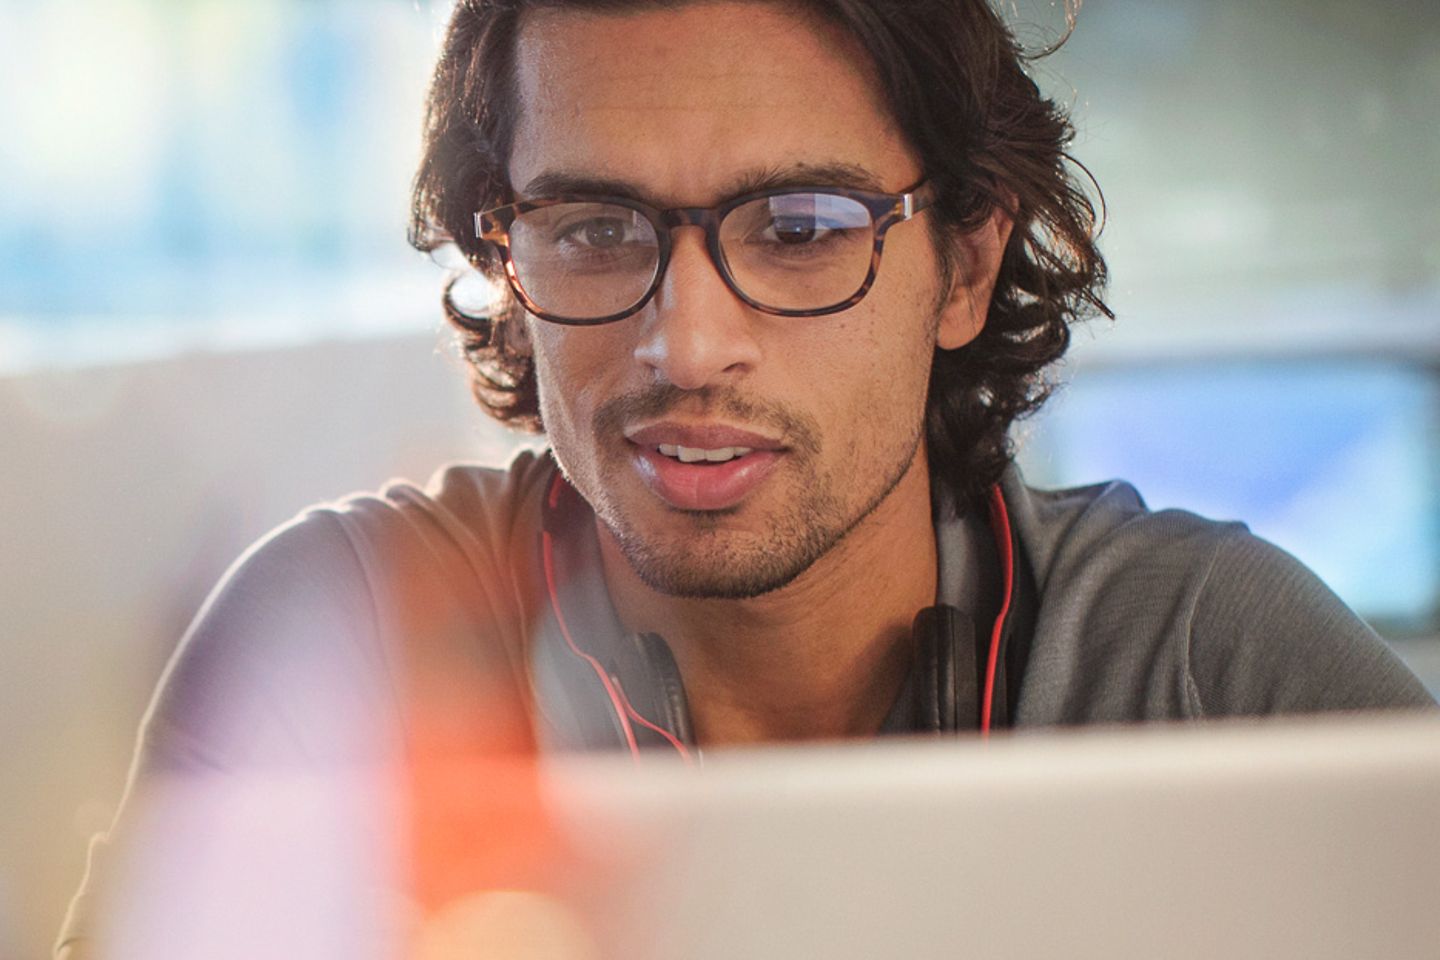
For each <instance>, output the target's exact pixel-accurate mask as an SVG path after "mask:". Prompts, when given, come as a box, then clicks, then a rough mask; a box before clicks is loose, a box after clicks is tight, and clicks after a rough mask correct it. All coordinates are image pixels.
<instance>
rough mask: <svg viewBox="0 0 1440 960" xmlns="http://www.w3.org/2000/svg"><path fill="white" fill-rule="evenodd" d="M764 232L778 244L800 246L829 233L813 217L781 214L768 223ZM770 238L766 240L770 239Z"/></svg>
mask: <svg viewBox="0 0 1440 960" xmlns="http://www.w3.org/2000/svg"><path fill="white" fill-rule="evenodd" d="M766 232H767V233H768V234H769V235H770V236H773V237H774V238H775V239H776V240H777V241H779V242H780V243H783V244H801V243H809V242H810V241H812V240H814V239H816V238H817V237H824V236H825V235H826V234H827V233H829V232H830V228H829V227H827V226H825V225H824V224H821V223H819V222H817V221H816V219H815V218H814V217H807V216H794V215H791V216H785V215H783V214H782V215H780V216H776V217H775V218H774V219H773V220H771V221H770V229H769V230H768V231H766ZM770 236H767V237H766V239H767V240H768V239H770Z"/></svg>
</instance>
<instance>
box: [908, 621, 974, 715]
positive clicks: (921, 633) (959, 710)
mask: <svg viewBox="0 0 1440 960" xmlns="http://www.w3.org/2000/svg"><path fill="white" fill-rule="evenodd" d="M910 636H911V639H912V641H913V643H914V649H915V708H916V721H917V726H918V727H919V728H920V729H922V730H929V731H931V732H934V733H954V732H956V731H959V730H968V729H971V728H973V727H974V726H976V725H977V724H978V722H979V718H980V696H979V694H980V691H979V681H978V679H977V674H976V670H975V666H974V664H973V661H974V657H975V650H976V646H975V628H974V625H973V624H971V622H970V618H969V617H967V616H965V615H963V614H962V613H961V612H960V611H959V610H957V609H955V608H954V607H952V606H949V605H948V604H939V605H937V606H933V607H926V608H925V609H924V610H921V611H920V612H919V613H917V614H916V615H915V620H914V623H913V624H912V625H911V628H910Z"/></svg>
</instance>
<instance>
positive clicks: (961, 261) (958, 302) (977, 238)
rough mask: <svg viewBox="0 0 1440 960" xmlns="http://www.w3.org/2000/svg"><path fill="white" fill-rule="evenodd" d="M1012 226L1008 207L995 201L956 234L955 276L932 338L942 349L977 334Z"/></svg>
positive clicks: (993, 287)
mask: <svg viewBox="0 0 1440 960" xmlns="http://www.w3.org/2000/svg"><path fill="white" fill-rule="evenodd" d="M1013 226H1014V221H1013V220H1012V218H1011V215H1010V211H1009V209H1008V208H1007V207H1006V206H1002V205H1001V204H998V203H997V204H995V206H994V209H993V210H992V211H991V213H990V216H989V218H988V219H986V221H985V222H984V223H982V224H980V226H978V227H976V228H975V229H973V230H969V231H966V232H965V233H962V234H958V235H957V236H956V238H955V241H954V244H955V254H956V264H955V269H954V271H953V272H954V276H953V277H951V280H950V290H949V292H948V293H947V294H946V298H945V305H944V306H943V307H942V308H941V311H940V328H939V331H938V335H937V337H936V341H935V342H936V344H937V345H938V346H939V347H940V348H941V349H942V350H956V349H958V348H960V347H963V346H965V345H966V344H967V343H969V342H970V341H971V340H974V339H975V338H976V337H978V336H980V331H981V330H982V329H984V327H985V317H986V315H987V314H988V313H989V312H990V297H991V296H992V295H993V294H994V293H995V279H996V277H997V276H999V273H1000V260H1001V258H1002V257H1004V255H1005V244H1006V243H1008V242H1009V240H1010V229H1011V227H1013Z"/></svg>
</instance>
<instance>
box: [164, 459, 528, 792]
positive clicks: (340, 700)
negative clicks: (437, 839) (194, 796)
mask: <svg viewBox="0 0 1440 960" xmlns="http://www.w3.org/2000/svg"><path fill="white" fill-rule="evenodd" d="M552 470H553V466H552V465H551V464H550V461H549V460H548V458H546V457H543V456H539V455H536V454H533V453H530V452H525V453H523V454H521V455H519V456H517V457H516V458H515V460H514V461H512V463H511V464H510V465H509V466H508V467H505V468H486V467H480V466H473V465H461V466H451V467H447V468H445V469H443V470H442V471H440V472H439V473H437V474H436V476H435V478H434V479H433V480H432V481H431V483H430V484H428V485H427V486H426V487H424V488H420V487H417V486H414V485H411V484H408V483H392V484H390V485H388V486H387V487H385V488H384V489H383V490H382V491H380V492H379V493H377V494H366V495H355V496H350V497H346V498H344V499H341V500H337V501H334V502H332V503H328V504H322V505H318V506H315V507H311V508H310V509H307V510H305V511H304V512H302V513H301V514H300V515H299V516H297V517H296V518H294V519H293V520H291V521H290V522H288V523H286V524H284V525H283V526H281V527H280V528H278V529H277V530H275V531H273V532H272V533H270V534H269V535H267V536H266V537H264V538H263V539H262V540H260V541H259V542H258V543H256V544H255V545H254V546H253V547H251V548H250V549H249V550H248V551H247V552H246V553H245V554H244V555H243V556H241V558H240V559H239V560H237V561H236V562H235V564H234V565H232V567H231V568H230V570H229V571H228V572H227V573H226V574H225V576H224V577H223V578H222V579H221V581H220V583H219V584H218V585H217V586H216V588H215V589H214V591H213V592H212V593H211V595H210V597H209V599H208V600H207V601H206V603H205V605H204V606H203V607H202V609H201V611H200V613H199V614H198V615H197V617H196V619H195V621H194V623H193V624H192V625H191V628H190V630H189V631H188V632H187V633H186V636H185V637H184V638H183V639H182V641H181V643H180V646H179V647H178V649H177V651H176V654H175V656H174V657H173V658H172V661H171V664H170V666H169V667H168V668H167V673H166V676H165V678H164V680H163V682H162V684H161V689H160V692H159V693H158V694H157V697H156V701H155V703H154V705H153V706H152V709H151V715H150V717H149V719H148V720H147V728H146V739H147V744H148V746H149V748H151V749H152V750H153V751H155V752H156V753H157V755H158V756H159V757H163V758H165V759H167V760H168V761H171V762H174V763H178V764H180V765H182V766H183V765H186V764H189V763H195V762H198V763H204V764H208V765H212V766H219V767H225V766H228V765H231V764H232V763H237V762H247V761H248V759H250V758H252V756H254V755H255V754H256V752H257V751H258V752H259V753H260V754H262V755H266V756H279V755H283V754H286V753H294V754H298V755H303V756H311V755H325V754H337V753H338V754H348V753H351V752H352V751H355V750H364V749H369V748H370V747H372V746H373V744H374V742H375V739H376V736H377V735H376V733H375V729H374V728H375V726H376V717H377V716H379V715H383V714H385V713H386V712H387V711H390V712H392V713H393V709H392V708H393V707H395V706H396V691H397V685H398V684H399V682H400V680H401V674H403V673H404V671H406V670H407V669H410V668H411V667H413V666H414V663H415V656H416V654H417V651H419V652H422V653H423V654H424V655H425V656H427V657H433V658H441V657H444V658H450V659H453V660H456V661H459V660H462V659H463V660H464V661H465V663H466V664H467V665H472V666H473V665H474V664H475V663H476V662H477V661H479V660H482V659H485V658H487V657H488V658H491V660H493V661H494V662H492V663H491V666H492V667H493V666H494V665H495V663H499V664H500V665H502V666H503V668H504V669H506V670H509V669H511V667H512V661H513V660H514V659H515V657H516V656H518V654H516V653H515V652H514V650H515V649H516V648H518V646H519V644H520V643H521V637H520V633H521V629H520V626H519V625H520V623H521V622H522V621H523V619H524V611H523V609H522V608H523V604H524V595H525V584H524V582H523V581H524V579H525V573H526V571H527V570H528V569H529V566H530V565H531V561H530V557H531V552H532V550H533V547H532V546H531V545H530V544H531V542H532V541H534V540H535V539H536V538H537V537H538V533H535V531H538V529H539V523H540V519H539V514H540V511H539V499H540V497H541V496H543V489H544V488H543V483H544V480H545V478H546V477H548V476H549V475H550V473H551V471H552ZM532 508H533V509H532ZM477 651H478V653H477ZM387 704H389V705H390V706H388V707H387V706H386V705H387Z"/></svg>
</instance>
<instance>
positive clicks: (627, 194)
mask: <svg viewBox="0 0 1440 960" xmlns="http://www.w3.org/2000/svg"><path fill="white" fill-rule="evenodd" d="M821 186H824V187H842V188H845V189H850V190H870V191H874V192H876V193H883V192H885V191H884V188H883V187H882V186H881V185H880V178H879V177H877V176H876V175H875V174H874V173H873V172H871V171H870V170H867V169H866V168H865V167H862V166H858V165H856V164H853V163H792V164H786V165H784V166H774V167H764V168H760V169H756V170H748V171H746V172H744V173H742V174H740V175H739V176H737V177H734V178H733V179H731V180H730V181H729V182H727V183H726V184H725V186H724V189H722V190H720V191H719V196H720V197H721V199H722V200H723V199H725V198H729V197H738V196H741V195H743V194H747V193H756V192H758V191H761V190H778V189H783V188H786V187H821ZM518 193H519V195H520V196H523V197H527V198H533V199H539V198H542V197H550V196H556V195H558V194H565V193H577V194H590V195H602V196H611V197H624V198H625V199H627V200H636V201H639V202H641V203H645V204H649V205H650V206H656V207H664V206H666V205H665V204H663V203H659V202H657V200H656V198H655V197H654V195H653V194H650V193H648V192H647V191H645V190H644V189H642V188H641V187H639V186H637V185H636V184H634V183H632V182H630V181H627V180H620V179H614V178H610V177H598V176H594V175H592V174H585V173H578V172H570V171H565V170H547V171H545V172H543V173H541V174H539V175H538V176H536V177H533V178H532V179H531V180H530V182H529V183H527V184H525V186H524V187H523V188H522V189H521V190H519V191H518Z"/></svg>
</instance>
